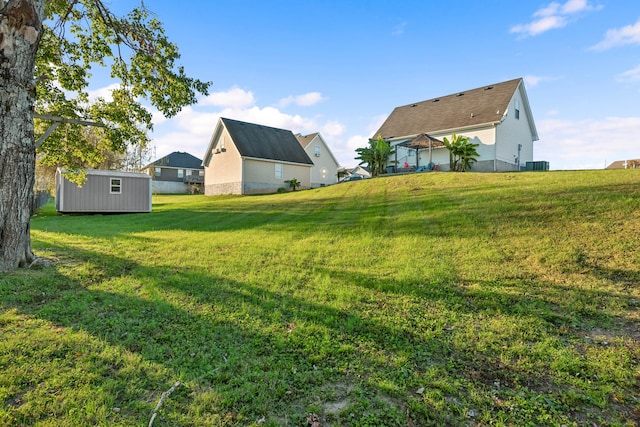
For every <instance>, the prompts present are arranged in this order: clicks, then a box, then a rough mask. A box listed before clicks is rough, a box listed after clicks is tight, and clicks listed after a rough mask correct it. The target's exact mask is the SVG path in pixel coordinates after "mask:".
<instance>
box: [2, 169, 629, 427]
mask: <svg viewBox="0 0 640 427" xmlns="http://www.w3.org/2000/svg"><path fill="white" fill-rule="evenodd" d="M639 235H640V171H635V170H622V171H580V172H536V173H517V174H474V173H464V174H453V173H428V174H413V175H404V176H393V177H384V178H377V179H373V180H367V181H360V182H354V183H348V184H340V185H335V186H331V187H327V188H320V189H316V190H310V191H300V192H290V193H286V194H277V195H268V196H253V197H231V196H229V197H205V196H155V197H154V206H153V212H152V213H150V214H134V215H82V216H81V215H58V214H56V213H55V212H54V211H53V209H52V206H51V205H48V206H47V207H46V208H45V209H43V210H42V211H41V212H40V213H39V215H37V216H36V217H34V218H33V221H32V244H33V247H34V250H35V251H36V253H37V254H38V255H39V256H42V257H44V258H47V259H49V260H51V261H53V264H52V265H51V266H49V267H44V268H41V269H34V270H26V271H17V272H14V273H10V274H5V275H3V276H0V334H1V335H2V338H3V339H2V340H0V405H1V406H0V426H5V425H6V426H14V425H22V426H26V425H37V426H57V425H109V426H140V425H147V424H148V423H149V420H150V418H151V413H152V411H153V409H154V408H155V407H156V404H157V403H158V401H159V399H160V398H161V395H162V393H163V392H165V391H167V390H168V389H169V388H170V387H171V386H172V385H173V384H174V383H175V382H176V381H180V382H181V385H180V386H179V387H177V388H176V390H175V391H174V392H173V393H172V394H171V395H170V396H169V397H168V398H167V399H166V400H164V402H163V405H162V407H161V408H160V410H159V412H158V415H157V418H156V419H155V421H154V426H156V427H160V426H193V425H198V426H306V425H308V423H307V416H308V415H309V414H316V415H317V416H318V417H319V419H320V421H321V425H322V426H412V425H413V426H428V425H464V426H467V425H478V426H485V425H496V426H501V425H504V426H507V425H518V426H521V425H552V426H556V425H557V426H562V425H564V426H579V425H598V426H634V425H638V423H640V400H639V399H640V368H639V366H640V326H639V324H640V322H639V320H640V238H638V236H639Z"/></svg>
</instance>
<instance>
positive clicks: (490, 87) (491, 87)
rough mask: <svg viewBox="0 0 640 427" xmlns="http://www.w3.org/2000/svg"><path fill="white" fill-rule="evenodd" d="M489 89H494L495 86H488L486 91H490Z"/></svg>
mask: <svg viewBox="0 0 640 427" xmlns="http://www.w3.org/2000/svg"><path fill="white" fill-rule="evenodd" d="M489 89H493V86H487V87H485V88H484V90H489Z"/></svg>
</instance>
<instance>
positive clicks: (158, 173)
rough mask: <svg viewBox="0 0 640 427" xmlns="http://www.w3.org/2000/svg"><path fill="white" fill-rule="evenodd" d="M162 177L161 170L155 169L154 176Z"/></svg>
mask: <svg viewBox="0 0 640 427" xmlns="http://www.w3.org/2000/svg"><path fill="white" fill-rule="evenodd" d="M160 175H162V168H156V176H160Z"/></svg>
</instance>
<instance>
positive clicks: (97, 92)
mask: <svg viewBox="0 0 640 427" xmlns="http://www.w3.org/2000/svg"><path fill="white" fill-rule="evenodd" d="M119 87H120V83H112V84H110V85H109V86H105V87H101V88H98V89H94V90H90V91H89V92H88V94H89V101H90V102H94V101H95V100H96V99H98V98H102V99H104V100H105V101H107V102H111V101H113V96H112V94H111V92H112V91H113V90H115V89H118V88H119Z"/></svg>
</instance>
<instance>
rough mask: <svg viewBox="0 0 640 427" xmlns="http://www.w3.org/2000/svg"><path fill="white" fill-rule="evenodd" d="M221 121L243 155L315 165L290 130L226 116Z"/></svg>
mask: <svg viewBox="0 0 640 427" xmlns="http://www.w3.org/2000/svg"><path fill="white" fill-rule="evenodd" d="M220 121H221V122H222V123H223V124H224V127H225V128H226V129H227V132H229V135H230V136H231V139H232V140H233V143H234V144H235V146H236V148H237V149H238V152H239V153H240V156H242V157H253V158H256V159H267V160H277V161H282V162H291V163H301V164H305V165H313V162H312V161H311V159H310V158H309V156H308V155H307V153H306V152H305V151H304V148H302V146H301V145H300V143H299V142H298V140H297V139H296V137H295V136H294V135H293V133H292V132H291V131H290V130H285V129H278V128H273V127H269V126H264V125H258V124H254V123H247V122H241V121H238V120H232V119H226V118H220ZM210 148H211V147H210Z"/></svg>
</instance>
